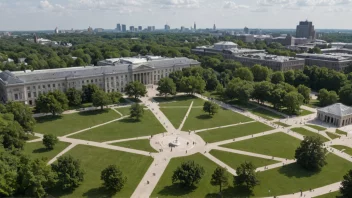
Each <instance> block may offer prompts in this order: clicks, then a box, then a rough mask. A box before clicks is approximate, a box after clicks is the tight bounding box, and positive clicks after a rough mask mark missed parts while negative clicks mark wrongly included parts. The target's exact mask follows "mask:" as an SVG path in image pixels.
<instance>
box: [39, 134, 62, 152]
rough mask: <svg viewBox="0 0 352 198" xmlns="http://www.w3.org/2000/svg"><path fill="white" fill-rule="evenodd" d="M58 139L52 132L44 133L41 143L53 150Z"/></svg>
mask: <svg viewBox="0 0 352 198" xmlns="http://www.w3.org/2000/svg"><path fill="white" fill-rule="evenodd" d="M58 141H59V140H58V139H57V137H56V136H55V135H53V134H48V135H44V137H43V144H44V146H45V147H46V148H47V149H49V150H53V149H54V146H55V144H57V143H58Z"/></svg>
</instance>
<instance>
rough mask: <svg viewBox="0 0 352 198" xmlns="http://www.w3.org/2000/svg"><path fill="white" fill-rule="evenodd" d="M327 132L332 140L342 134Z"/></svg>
mask: <svg viewBox="0 0 352 198" xmlns="http://www.w3.org/2000/svg"><path fill="white" fill-rule="evenodd" d="M325 133H326V135H328V136H329V137H330V138H331V139H332V140H333V139H336V138H339V137H341V136H339V135H336V134H334V133H330V132H325Z"/></svg>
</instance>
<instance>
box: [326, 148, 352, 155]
mask: <svg viewBox="0 0 352 198" xmlns="http://www.w3.org/2000/svg"><path fill="white" fill-rule="evenodd" d="M331 147H333V148H335V149H337V150H339V151H342V150H343V152H345V153H347V154H349V155H351V156H352V148H350V147H348V146H343V145H333V146H331Z"/></svg>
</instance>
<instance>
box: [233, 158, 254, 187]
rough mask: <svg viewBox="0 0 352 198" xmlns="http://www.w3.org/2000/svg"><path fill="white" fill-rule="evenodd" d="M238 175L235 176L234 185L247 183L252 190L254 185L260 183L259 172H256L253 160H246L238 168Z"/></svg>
mask: <svg viewBox="0 0 352 198" xmlns="http://www.w3.org/2000/svg"><path fill="white" fill-rule="evenodd" d="M236 174H237V176H234V185H235V186H242V185H245V186H246V187H247V189H248V190H251V189H252V188H253V187H254V186H256V185H259V180H258V179H257V174H256V172H255V166H254V165H253V164H252V162H244V163H242V164H241V165H240V166H239V167H237V169H236Z"/></svg>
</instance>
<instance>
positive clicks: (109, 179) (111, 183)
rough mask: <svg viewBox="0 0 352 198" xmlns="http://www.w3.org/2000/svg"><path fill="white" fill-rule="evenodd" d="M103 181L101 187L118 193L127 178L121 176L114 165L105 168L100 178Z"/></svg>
mask: <svg viewBox="0 0 352 198" xmlns="http://www.w3.org/2000/svg"><path fill="white" fill-rule="evenodd" d="M100 178H101V180H103V182H104V183H103V186H104V187H105V188H106V189H108V190H112V191H115V192H118V191H120V190H121V189H122V188H123V187H124V185H125V183H126V182H127V177H125V176H123V174H122V171H121V170H120V169H119V168H118V167H117V166H116V165H109V166H108V167H106V168H105V169H104V170H103V171H102V172H101V176H100Z"/></svg>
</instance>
